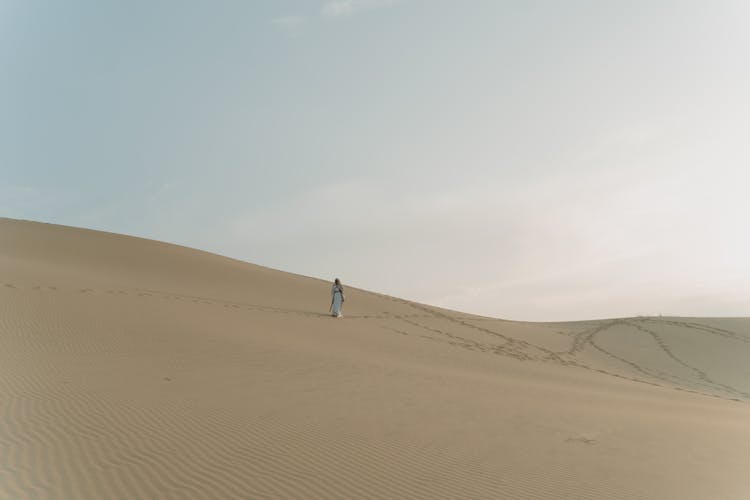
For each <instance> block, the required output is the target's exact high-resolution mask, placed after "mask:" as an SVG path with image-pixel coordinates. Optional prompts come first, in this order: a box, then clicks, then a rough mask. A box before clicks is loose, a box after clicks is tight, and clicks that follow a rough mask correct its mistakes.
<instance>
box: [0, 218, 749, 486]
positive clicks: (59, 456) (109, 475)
mask: <svg viewBox="0 0 750 500" xmlns="http://www.w3.org/2000/svg"><path fill="white" fill-rule="evenodd" d="M329 290H330V284H329V283H328V282H326V281H321V280H317V279H313V278H307V277H303V276H298V275H292V274H288V273H283V272H281V271H275V270H271V269H267V268H263V267H260V266H256V265H252V264H248V263H244V262H240V261H237V260H233V259H229V258H225V257H221V256H217V255H213V254H209V253H205V252H201V251H198V250H193V249H189V248H185V247H180V246H176V245H170V244H166V243H160V242H156V241H150V240H144V239H140V238H134V237H128V236H122V235H116V234H111V233H103V232H97V231H90V230H85V229H77V228H70V227H64V226H56V225H50V224H41V223H36V222H28V221H17V220H11V219H0V307H1V309H0V398H1V399H0V412H1V413H2V419H0V446H1V447H2V448H1V449H0V453H1V454H0V498H14V499H15V498H92V499H99V498H501V499H504V498H507V499H518V498H529V499H541V498H555V499H560V498H569V499H586V498H590V499H598V498H614V499H618V498H622V499H626V498H627V499H632V498H644V499H646V498H659V499H680V500H683V499H706V498H712V499H713V498H746V497H748V496H750V487H748V486H747V481H746V480H745V474H746V472H745V470H744V469H745V467H744V465H745V460H746V457H747V456H750V418H748V417H750V406H748V402H750V371H749V370H748V368H747V366H748V365H747V363H746V360H747V359H750V318H674V317H663V318H661V317H659V318H651V317H643V318H619V319H611V320H600V321H582V322H570V323H523V322H514V321H507V320H499V319H492V318H484V317H478V316H473V315H467V314H463V313H459V312H455V311H448V310H444V309H439V308H435V307H431V306H426V305H422V304H417V303H413V302H409V301H406V300H402V299H397V298H393V297H387V296H383V295H379V294H375V293H371V292H367V291H364V290H356V289H353V288H351V287H347V302H346V304H345V309H344V314H345V317H344V318H343V319H338V320H337V319H333V318H331V317H329V316H328V314H327V307H328V304H329V300H330V298H329V295H328V294H329Z"/></svg>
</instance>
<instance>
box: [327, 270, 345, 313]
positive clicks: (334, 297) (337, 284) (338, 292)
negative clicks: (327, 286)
mask: <svg viewBox="0 0 750 500" xmlns="http://www.w3.org/2000/svg"><path fill="white" fill-rule="evenodd" d="M342 305H344V287H343V286H341V281H339V279H338V278H336V279H335V280H334V282H333V287H332V288H331V308H330V311H331V316H333V317H335V318H342V317H343V316H344V315H343V314H341V306H342Z"/></svg>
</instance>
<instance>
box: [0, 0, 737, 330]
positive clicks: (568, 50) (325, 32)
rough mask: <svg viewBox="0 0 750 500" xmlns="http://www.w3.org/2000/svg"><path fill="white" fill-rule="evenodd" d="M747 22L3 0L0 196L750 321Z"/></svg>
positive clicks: (346, 272)
mask: <svg viewBox="0 0 750 500" xmlns="http://www.w3.org/2000/svg"><path fill="white" fill-rule="evenodd" d="M749 23H750V4H748V3H747V2H745V1H744V0H738V1H721V0H717V1H712V2H705V1H689V0H685V1H683V0H680V1H660V0H649V1H637V0H636V1H628V2H623V1H616V2H615V1H593V0H592V1H578V0H571V1H566V2H560V1H558V0H551V1H501V0H491V1H482V0H476V1H474V0H467V1H461V2H457V1H455V0H450V1H448V0H431V1H418V0H333V1H328V0H297V1H293V0H288V1H287V0H274V1H271V0H268V1H260V0H259V1H252V2H247V1H239V0H237V1H229V0H226V1H224V0H222V1H215V2H198V1H179V2H178V1H176V0H175V1H167V0H165V1H153V0H148V1H143V0H135V1H130V2H101V1H98V0H71V1H67V2H53V1H49V2H42V1H34V0H0V216H3V217H10V218H17V219H30V220H37V221H44V222H51V223H57V224H65V225H71V226H78V227H87V228H92V229H100V230H106V231H112V232H117V233H125V234H131V235H136V236H141V237H146V238H152V239H157V240H161V241H169V242H173V243H178V244H181V245H187V246H190V247H195V248H200V249H203V250H208V251H211V252H216V253H219V254H222V255H226V256H230V257H233V258H237V259H241V260H245V261H249V262H253V263H256V264H260V265H264V266H269V267H272V268H275V269H280V270H284V271H289V272H293V273H298V274H303V275H307V276H314V277H318V278H323V279H327V280H328V279H330V280H332V279H333V278H334V277H340V278H341V280H342V282H343V283H344V284H345V285H350V286H356V287H360V288H365V289H369V290H373V291H376V292H380V293H386V294H389V295H394V296H399V297H403V298H407V299H410V300H416V301H420V302H424V303H428V304H432V305H437V306H443V307H448V308H451V309H457V310H462V311H466V312H471V313H476V314H483V315H487V316H493V317H501V318H507V319H515V320H536V321H553V320H554V321H557V320H578V319H593V318H610V317H622V316H636V315H658V314H664V315H683V316H747V315H750V231H749V230H748V229H749V227H750V225H749V224H748V220H749V219H750V217H749V216H750V140H748V131H750V90H748V89H750V58H748V54H750V30H748V29H747V26H748V24H749ZM0 237H2V235H0Z"/></svg>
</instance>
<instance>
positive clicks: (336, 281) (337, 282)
mask: <svg viewBox="0 0 750 500" xmlns="http://www.w3.org/2000/svg"><path fill="white" fill-rule="evenodd" d="M333 282H334V283H336V284H337V285H340V284H341V281H339V279H338V278H336V279H335V280H333Z"/></svg>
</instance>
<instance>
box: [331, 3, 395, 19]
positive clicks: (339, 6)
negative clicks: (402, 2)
mask: <svg viewBox="0 0 750 500" xmlns="http://www.w3.org/2000/svg"><path fill="white" fill-rule="evenodd" d="M394 1H395V0H330V1H329V2H326V3H325V5H323V8H322V9H321V11H320V13H321V14H322V15H323V17H328V18H342V17H348V16H351V15H352V14H354V13H356V12H360V11H364V10H372V9H377V8H380V7H385V6H388V5H391V4H393V3H394Z"/></svg>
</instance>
